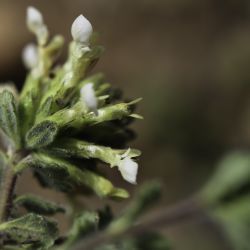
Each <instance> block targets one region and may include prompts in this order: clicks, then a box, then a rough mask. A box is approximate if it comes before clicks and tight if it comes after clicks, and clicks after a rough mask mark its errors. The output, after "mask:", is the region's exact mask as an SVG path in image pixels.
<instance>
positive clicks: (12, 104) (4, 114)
mask: <svg viewBox="0 0 250 250" xmlns="http://www.w3.org/2000/svg"><path fill="white" fill-rule="evenodd" d="M0 128H1V129H2V130H3V131H4V133H5V134H6V135H7V136H8V137H9V139H10V140H12V141H13V143H14V144H15V147H16V148H19V147H20V143H21V142H20V131H19V120H18V114H17V102H16V100H15V97H14V95H13V94H12V93H11V92H10V91H8V90H4V91H3V92H2V93H0Z"/></svg>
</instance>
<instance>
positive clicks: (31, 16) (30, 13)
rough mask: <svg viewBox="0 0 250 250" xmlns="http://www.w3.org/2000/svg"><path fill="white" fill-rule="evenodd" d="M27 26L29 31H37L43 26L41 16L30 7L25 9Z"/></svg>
mask: <svg viewBox="0 0 250 250" xmlns="http://www.w3.org/2000/svg"><path fill="white" fill-rule="evenodd" d="M26 21H27V25H28V27H29V29H30V30H31V31H35V30H37V29H38V28H39V27H41V26H43V16H42V14H41V13H40V11H39V10H37V9H36V8H34V7H32V6H30V7H28V9H27V20H26Z"/></svg>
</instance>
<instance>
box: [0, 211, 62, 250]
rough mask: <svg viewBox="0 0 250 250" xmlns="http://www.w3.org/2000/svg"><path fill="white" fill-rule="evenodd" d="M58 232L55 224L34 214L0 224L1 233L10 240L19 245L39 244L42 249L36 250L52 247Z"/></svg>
mask: <svg viewBox="0 0 250 250" xmlns="http://www.w3.org/2000/svg"><path fill="white" fill-rule="evenodd" d="M57 232H58V230H57V226H56V224H55V223H54V222H51V221H49V220H47V219H45V218H44V217H42V216H40V215H36V214H32V213H31V214H27V215H25V216H23V217H21V218H18V219H15V220H11V221H8V222H5V223H2V224H0V233H2V234H6V235H7V236H8V238H9V239H11V240H13V241H14V242H17V243H19V244H24V243H30V242H32V243H35V244H39V246H40V248H36V249H48V248H49V247H51V246H52V245H53V244H54V241H55V239H56V237H57Z"/></svg>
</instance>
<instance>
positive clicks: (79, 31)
mask: <svg viewBox="0 0 250 250" xmlns="http://www.w3.org/2000/svg"><path fill="white" fill-rule="evenodd" d="M92 33H93V28H92V25H91V23H90V22H89V21H88V19H86V18H85V17H84V16H83V15H80V16H78V17H77V18H76V19H75V21H74V22H73V24H72V26H71V34H72V37H73V39H74V41H76V42H79V43H86V44H87V43H88V42H89V39H90V37H91V35H92Z"/></svg>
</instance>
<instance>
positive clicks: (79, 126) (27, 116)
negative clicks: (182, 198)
mask: <svg viewBox="0 0 250 250" xmlns="http://www.w3.org/2000/svg"><path fill="white" fill-rule="evenodd" d="M27 26H28V28H29V30H30V31H31V32H32V33H33V34H34V35H35V36H36V39H37V44H29V45H27V46H26V47H25V49H24V50H23V54H22V58H23V61H24V64H25V66H26V67H27V69H28V75H27V78H26V81H25V83H24V86H23V88H22V91H21V93H20V94H19V93H17V91H16V90H15V88H14V87H13V86H9V85H6V86H2V87H1V92H0V127H1V130H2V131H1V138H2V143H3V146H2V152H0V163H1V165H0V187H1V193H0V223H1V224H0V246H1V249H6V250H7V249H72V248H73V247H74V245H75V244H76V242H77V241H78V240H81V239H83V238H84V237H86V236H89V235H91V234H93V233H96V232H97V231H98V230H104V229H105V230H106V231H107V234H108V235H116V234H120V233H121V232H123V231H126V230H127V229H128V228H129V227H130V226H131V225H132V224H133V221H134V220H135V219H136V218H137V217H138V216H139V215H140V214H141V213H142V212H143V211H144V209H145V208H147V207H148V206H149V205H150V204H151V203H154V201H155V199H156V198H157V197H158V194H159V187H158V186H157V185H149V186H145V187H144V188H143V190H142V191H141V193H139V194H138V198H137V199H136V200H135V201H134V203H132V204H131V206H130V208H128V210H127V212H126V213H125V214H124V216H122V217H121V218H118V219H116V220H114V221H112V214H111V211H110V209H109V208H108V207H107V208H105V209H104V210H102V211H86V210H84V211H81V212H80V213H78V214H73V217H74V216H75V220H74V222H73V225H72V228H71V229H70V230H69V232H68V234H66V235H60V234H59V232H58V228H57V224H56V222H55V221H54V220H52V219H51V218H50V219H49V218H48V217H47V216H49V215H54V214H55V213H64V212H65V211H67V207H66V208H65V207H64V206H60V205H57V204H55V203H53V202H50V201H46V200H44V199H43V198H41V197H37V196H35V195H32V194H25V195H22V196H16V195H15V184H16V181H17V178H18V177H19V176H21V174H22V173H23V171H25V170H31V171H33V173H34V175H35V177H36V178H37V180H38V181H39V183H40V184H41V185H42V186H44V187H47V188H53V189H56V190H58V191H62V192H65V193H67V194H68V197H70V198H72V199H73V197H74V195H76V194H77V193H81V194H90V193H91V194H95V195H97V196H99V197H101V198H111V199H113V198H114V199H124V198H128V197H129V193H128V192H127V191H126V190H125V189H122V188H117V187H115V186H114V185H113V184H112V183H111V181H110V180H109V179H107V178H106V177H104V176H103V175H102V174H101V172H100V170H99V168H98V167H97V163H98V162H102V163H104V164H105V165H107V166H110V167H111V168H114V171H116V170H117V169H118V170H119V171H120V173H121V175H122V177H123V178H124V179H125V180H126V181H128V182H130V183H132V184H135V183H136V176H137V171H138V164H137V162H136V160H135V158H136V157H138V156H139V155H140V151H138V150H136V149H131V148H128V147H127V146H126V142H127V141H128V140H129V139H130V138H131V136H132V133H131V131H130V130H129V129H128V127H127V125H128V124H129V123H130V122H131V121H132V120H133V119H135V118H140V116H139V115H137V114H134V107H135V104H136V103H137V102H138V101H139V100H140V99H137V100H134V101H131V102H122V101H120V98H121V95H120V93H119V91H117V90H116V89H114V88H113V87H112V86H111V85H110V84H109V83H108V82H107V81H106V80H105V78H104V76H103V74H94V75H91V73H90V70H91V68H92V67H93V66H94V64H95V63H96V62H97V60H98V59H99V57H100V56H101V54H102V52H103V48H102V47H101V46H98V45H96V44H95V42H94V39H93V28H92V25H91V23H90V22H89V21H88V20H87V19H86V18H85V17H84V16H82V15H80V16H79V17H77V18H76V19H75V21H74V22H73V24H72V28H71V34H72V37H73V41H72V42H71V43H70V44H69V52H68V58H67V60H66V62H65V63H64V64H63V65H56V64H55V62H56V59H57V56H58V54H59V53H60V51H61V49H62V47H63V43H64V39H63V37H61V36H60V35H56V36H54V37H52V38H50V36H49V31H48V28H47V26H46V25H45V23H44V20H43V16H42V15H41V13H40V12H39V11H38V10H37V9H35V8H33V7H29V8H28V10H27ZM72 206H73V205H72ZM20 207H23V208H25V209H26V212H25V213H24V211H23V210H20ZM106 228H107V229H106ZM148 237H149V238H150V239H151V240H150V242H148V244H147V247H150V246H151V248H149V249H152V246H154V245H153V244H155V248H154V249H166V247H167V245H166V242H165V241H164V240H163V239H162V238H161V237H160V236H159V235H156V234H149V235H148ZM158 243H159V244H158ZM117 244H118V245H117ZM150 244H151V245H150ZM83 246H84V245H83ZM98 247H99V248H98V249H100V247H101V248H103V249H142V248H143V249H146V248H145V247H143V242H141V241H140V238H137V239H133V238H131V237H129V238H128V239H126V240H123V241H121V240H120V241H117V243H115V244H113V245H109V244H106V245H105V244H103V246H98Z"/></svg>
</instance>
